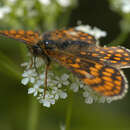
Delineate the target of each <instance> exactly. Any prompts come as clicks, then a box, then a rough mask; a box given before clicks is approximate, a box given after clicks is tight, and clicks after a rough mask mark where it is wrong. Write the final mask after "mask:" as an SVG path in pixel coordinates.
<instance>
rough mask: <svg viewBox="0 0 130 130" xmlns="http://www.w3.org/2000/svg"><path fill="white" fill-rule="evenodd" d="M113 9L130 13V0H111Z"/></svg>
mask: <svg viewBox="0 0 130 130" xmlns="http://www.w3.org/2000/svg"><path fill="white" fill-rule="evenodd" d="M111 2H112V9H114V10H120V11H122V12H123V13H130V0H111Z"/></svg>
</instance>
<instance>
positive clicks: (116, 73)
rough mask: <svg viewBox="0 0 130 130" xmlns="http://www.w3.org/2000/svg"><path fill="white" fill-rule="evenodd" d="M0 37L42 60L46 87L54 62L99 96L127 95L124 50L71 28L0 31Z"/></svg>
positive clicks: (128, 62)
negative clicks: (100, 44) (17, 43)
mask: <svg viewBox="0 0 130 130" xmlns="http://www.w3.org/2000/svg"><path fill="white" fill-rule="evenodd" d="M0 35H1V36H5V37H8V38H12V39H15V40H18V41H21V42H23V43H25V44H26V46H27V48H28V49H29V51H30V52H31V53H32V54H33V56H35V57H42V58H43V59H44V60H45V61H46V68H45V86H46V87H47V73H48V69H49V66H50V64H51V63H53V62H58V63H59V64H60V65H62V66H64V67H66V68H67V69H68V70H70V71H71V72H72V73H73V74H74V75H76V76H77V77H78V78H79V79H80V80H81V81H83V83H84V84H86V85H89V86H90V88H92V89H93V91H95V92H97V93H98V94H100V95H103V96H105V97H111V98H113V99H114V100H116V99H120V98H122V97H123V96H124V95H125V94H126V92H127V89H128V82H127V80H126V78H125V76H124V74H123V72H122V70H121V69H122V68H129V67H130V50H128V49H126V48H124V47H121V46H117V47H115V46H112V47H101V46H99V45H97V44H96V42H97V41H96V39H95V38H94V36H92V35H90V34H88V33H84V32H82V31H79V30H76V29H74V28H69V29H61V30H54V31H50V32H45V33H43V34H42V35H40V34H39V33H37V32H33V31H24V30H2V31H0ZM46 87H45V88H46Z"/></svg>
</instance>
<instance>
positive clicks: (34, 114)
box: [27, 95, 39, 130]
mask: <svg viewBox="0 0 130 130" xmlns="http://www.w3.org/2000/svg"><path fill="white" fill-rule="evenodd" d="M29 102H30V104H29V117H28V129H27V130H37V129H38V128H37V127H38V119H39V102H37V101H36V99H35V97H33V96H32V95H31V96H30V99H29Z"/></svg>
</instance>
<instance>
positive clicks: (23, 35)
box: [0, 30, 41, 45]
mask: <svg viewBox="0 0 130 130" xmlns="http://www.w3.org/2000/svg"><path fill="white" fill-rule="evenodd" d="M0 35H2V36H5V37H8V38H12V39H15V40H18V41H21V42H24V43H26V44H29V45H34V44H36V43H37V42H38V41H39V40H40V39H41V38H40V35H39V33H37V32H33V31H24V30H17V31H16V30H10V31H8V30H2V31H0Z"/></svg>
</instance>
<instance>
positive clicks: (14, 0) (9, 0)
mask: <svg viewBox="0 0 130 130" xmlns="http://www.w3.org/2000/svg"><path fill="white" fill-rule="evenodd" d="M8 2H10V3H15V2H16V0H8Z"/></svg>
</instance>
